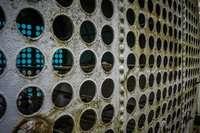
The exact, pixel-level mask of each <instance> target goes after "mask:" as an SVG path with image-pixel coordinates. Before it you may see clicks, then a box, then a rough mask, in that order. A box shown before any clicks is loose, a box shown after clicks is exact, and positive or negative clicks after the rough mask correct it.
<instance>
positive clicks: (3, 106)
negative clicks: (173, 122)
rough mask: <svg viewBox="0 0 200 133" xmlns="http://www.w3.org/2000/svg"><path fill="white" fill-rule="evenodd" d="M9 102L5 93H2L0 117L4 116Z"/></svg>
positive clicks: (0, 96)
mask: <svg viewBox="0 0 200 133" xmlns="http://www.w3.org/2000/svg"><path fill="white" fill-rule="evenodd" d="M6 108H7V104H6V100H5V98H4V97H3V95H1V94H0V119H1V118H2V117H3V116H4V114H5V112H6Z"/></svg>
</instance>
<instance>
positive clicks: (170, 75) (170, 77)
mask: <svg viewBox="0 0 200 133" xmlns="http://www.w3.org/2000/svg"><path fill="white" fill-rule="evenodd" d="M171 81H172V71H171V72H169V82H171Z"/></svg>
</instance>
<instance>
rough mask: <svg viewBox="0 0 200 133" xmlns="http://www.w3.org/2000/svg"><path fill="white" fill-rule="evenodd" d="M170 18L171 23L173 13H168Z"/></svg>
mask: <svg viewBox="0 0 200 133" xmlns="http://www.w3.org/2000/svg"><path fill="white" fill-rule="evenodd" d="M168 18H169V22H172V13H171V12H169V13H168Z"/></svg>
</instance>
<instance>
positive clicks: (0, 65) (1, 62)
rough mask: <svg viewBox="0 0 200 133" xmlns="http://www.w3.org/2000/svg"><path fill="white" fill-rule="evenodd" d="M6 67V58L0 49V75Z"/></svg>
mask: <svg viewBox="0 0 200 133" xmlns="http://www.w3.org/2000/svg"><path fill="white" fill-rule="evenodd" d="M5 68H6V58H5V55H4V54H3V52H1V51H0V75H1V74H2V73H3V72H4V70H5Z"/></svg>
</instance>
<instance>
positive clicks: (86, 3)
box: [80, 0, 95, 13]
mask: <svg viewBox="0 0 200 133" xmlns="http://www.w3.org/2000/svg"><path fill="white" fill-rule="evenodd" d="M80 3H81V7H82V8H83V10H84V11H86V12H87V13H92V12H94V10H95V0H80Z"/></svg>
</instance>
